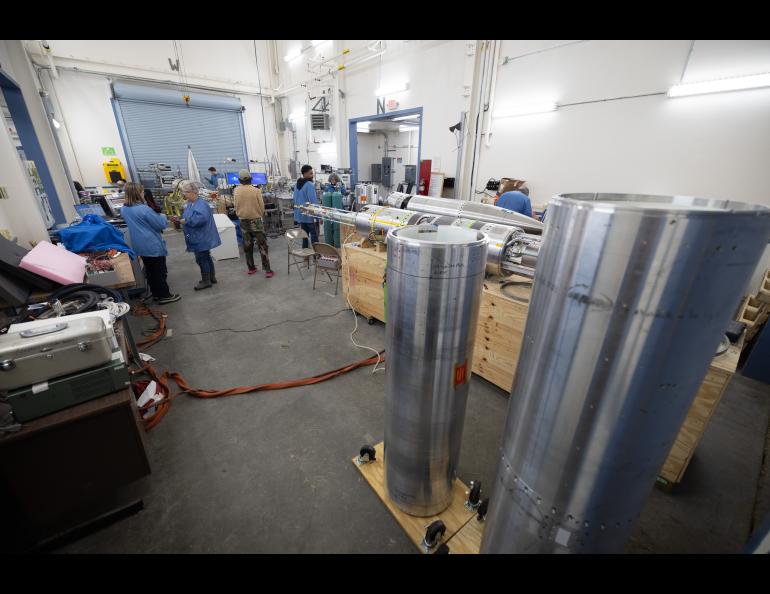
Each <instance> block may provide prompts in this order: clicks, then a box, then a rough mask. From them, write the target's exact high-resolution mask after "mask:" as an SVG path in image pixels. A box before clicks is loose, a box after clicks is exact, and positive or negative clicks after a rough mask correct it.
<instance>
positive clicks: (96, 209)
mask: <svg viewBox="0 0 770 594" xmlns="http://www.w3.org/2000/svg"><path fill="white" fill-rule="evenodd" d="M75 211H76V212H77V213H78V214H79V215H80V216H81V217H84V216H86V215H90V214H93V215H96V216H99V217H104V216H105V214H104V208H103V207H102V206H101V205H100V204H76V205H75Z"/></svg>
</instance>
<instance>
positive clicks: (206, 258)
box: [195, 250, 214, 274]
mask: <svg viewBox="0 0 770 594" xmlns="http://www.w3.org/2000/svg"><path fill="white" fill-rule="evenodd" d="M195 263H196V264H197V265H198V267H199V268H200V269H201V274H211V271H212V270H214V260H212V259H211V252H210V251H209V250H206V251H205V252H195Z"/></svg>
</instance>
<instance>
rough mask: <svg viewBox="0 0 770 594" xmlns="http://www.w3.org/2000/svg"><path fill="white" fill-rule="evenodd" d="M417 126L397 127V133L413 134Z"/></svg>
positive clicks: (417, 128)
mask: <svg viewBox="0 0 770 594" xmlns="http://www.w3.org/2000/svg"><path fill="white" fill-rule="evenodd" d="M419 129H420V127H419V126H399V127H398V131H399V132H414V131H415V130H419Z"/></svg>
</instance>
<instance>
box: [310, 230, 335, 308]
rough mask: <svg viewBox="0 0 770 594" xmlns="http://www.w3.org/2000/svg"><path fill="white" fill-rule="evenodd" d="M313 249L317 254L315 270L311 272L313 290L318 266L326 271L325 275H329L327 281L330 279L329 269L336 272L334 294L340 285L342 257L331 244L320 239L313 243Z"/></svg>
mask: <svg viewBox="0 0 770 594" xmlns="http://www.w3.org/2000/svg"><path fill="white" fill-rule="evenodd" d="M313 250H314V251H315V253H316V254H318V256H317V257H316V259H315V270H314V272H313V290H314V291H315V281H316V278H317V277H318V269H319V268H320V269H321V270H323V271H324V272H325V273H326V276H328V277H329V282H331V280H332V276H331V274H329V271H330V270H332V271H335V272H336V274H335V276H336V277H337V282H336V284H335V285H334V294H335V295H336V294H337V290H338V288H339V286H340V276H342V258H341V257H340V253H339V251H338V250H337V248H336V247H334V246H333V245H329V244H328V243H323V242H320V241H316V242H315V243H314V244H313Z"/></svg>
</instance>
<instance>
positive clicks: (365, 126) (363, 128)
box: [356, 122, 371, 133]
mask: <svg viewBox="0 0 770 594" xmlns="http://www.w3.org/2000/svg"><path fill="white" fill-rule="evenodd" d="M370 123H371V122H359V123H358V124H356V132H366V133H369V132H371V130H370V129H369V124H370Z"/></svg>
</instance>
